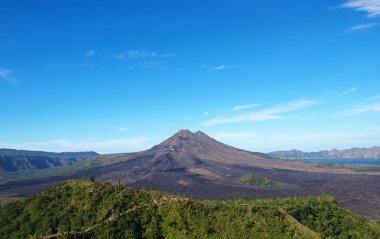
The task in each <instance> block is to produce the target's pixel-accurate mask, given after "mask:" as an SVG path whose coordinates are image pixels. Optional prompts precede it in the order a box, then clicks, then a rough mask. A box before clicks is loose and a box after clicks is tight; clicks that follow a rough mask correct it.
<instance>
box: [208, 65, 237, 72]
mask: <svg viewBox="0 0 380 239" xmlns="http://www.w3.org/2000/svg"><path fill="white" fill-rule="evenodd" d="M239 67H242V66H227V65H224V64H221V65H217V66H212V67H209V68H208V69H209V70H210V71H222V70H226V69H232V68H239ZM201 68H205V66H202V67H201Z"/></svg>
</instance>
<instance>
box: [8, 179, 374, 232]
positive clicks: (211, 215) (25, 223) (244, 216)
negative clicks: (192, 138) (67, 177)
mask: <svg viewBox="0 0 380 239" xmlns="http://www.w3.org/2000/svg"><path fill="white" fill-rule="evenodd" d="M0 235H1V237H2V238H37V237H42V236H56V237H58V238H173V239H174V238H176V239H177V238H179V239H180V238H225V239H227V238H285V239H286V238H380V226H379V225H378V224H376V223H375V222H371V221H368V220H366V219H364V218H362V217H359V216H357V215H355V214H352V213H350V212H348V211H346V210H344V209H343V208H342V207H340V206H339V205H338V204H337V203H336V202H335V201H334V199H333V198H332V197H331V196H328V195H322V196H318V197H308V198H285V199H275V200H272V199H266V200H243V199H238V200H233V201H209V200H195V199H190V198H185V197H179V196H174V195H170V194H166V193H162V192H159V191H143V190H135V189H129V188H128V189H123V188H122V187H121V186H120V185H116V186H112V185H110V184H106V183H101V182H91V181H76V180H75V181H74V180H71V181H67V182H65V183H62V184H60V185H56V186H54V187H52V188H50V189H49V190H47V191H44V192H41V193H39V194H38V195H36V196H34V197H32V198H28V199H22V200H19V201H17V202H14V203H11V204H8V205H7V206H5V207H3V208H1V209H0Z"/></svg>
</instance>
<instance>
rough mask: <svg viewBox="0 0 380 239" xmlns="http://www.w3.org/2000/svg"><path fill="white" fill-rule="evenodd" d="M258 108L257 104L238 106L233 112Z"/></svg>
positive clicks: (233, 108)
mask: <svg viewBox="0 0 380 239" xmlns="http://www.w3.org/2000/svg"><path fill="white" fill-rule="evenodd" d="M256 106H257V104H247V105H237V106H234V107H232V110H244V109H250V108H253V107H256Z"/></svg>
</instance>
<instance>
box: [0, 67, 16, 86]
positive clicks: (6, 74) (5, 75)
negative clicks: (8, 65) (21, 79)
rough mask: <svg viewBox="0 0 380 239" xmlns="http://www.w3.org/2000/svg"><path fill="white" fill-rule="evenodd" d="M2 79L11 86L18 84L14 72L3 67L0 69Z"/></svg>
mask: <svg viewBox="0 0 380 239" xmlns="http://www.w3.org/2000/svg"><path fill="white" fill-rule="evenodd" d="M0 79H2V80H5V81H7V82H9V83H11V84H16V83H17V79H16V77H15V76H14V75H13V72H12V71H11V70H8V69H5V68H2V67H0Z"/></svg>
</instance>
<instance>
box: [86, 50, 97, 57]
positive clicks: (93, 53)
mask: <svg viewBox="0 0 380 239" xmlns="http://www.w3.org/2000/svg"><path fill="white" fill-rule="evenodd" d="M95 54H96V51H95V50H93V49H91V50H88V51H86V52H85V55H86V56H87V57H92V56H95Z"/></svg>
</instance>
